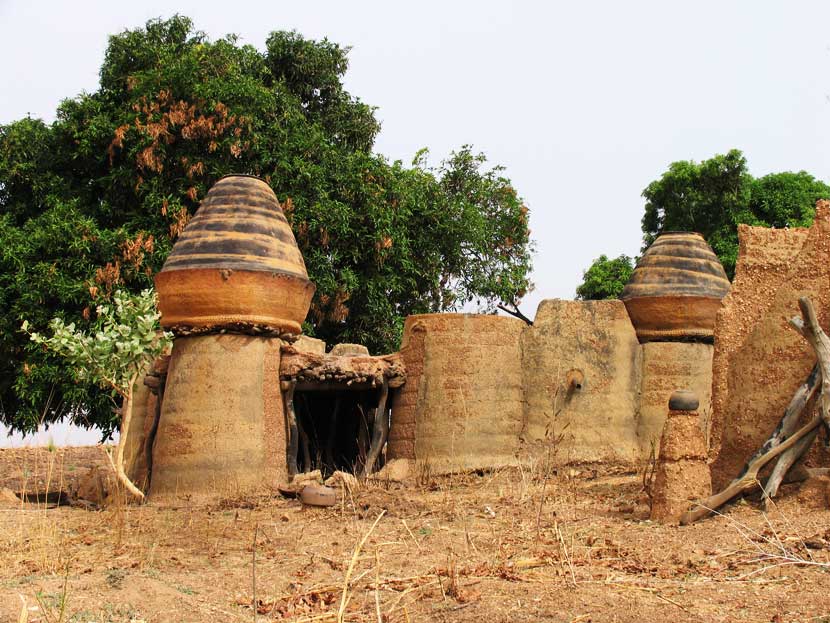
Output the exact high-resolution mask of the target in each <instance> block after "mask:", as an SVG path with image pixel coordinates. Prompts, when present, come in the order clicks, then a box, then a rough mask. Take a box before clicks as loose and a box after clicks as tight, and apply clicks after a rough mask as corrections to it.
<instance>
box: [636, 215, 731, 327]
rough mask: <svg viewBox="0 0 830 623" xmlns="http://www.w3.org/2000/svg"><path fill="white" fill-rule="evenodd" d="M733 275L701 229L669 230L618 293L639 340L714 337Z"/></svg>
mask: <svg viewBox="0 0 830 623" xmlns="http://www.w3.org/2000/svg"><path fill="white" fill-rule="evenodd" d="M728 291H729V279H728V278H727V277H726V273H725V272H724V270H723V266H722V265H721V263H720V261H719V260H718V258H717V256H716V255H715V253H714V252H713V251H712V248H711V247H710V246H709V245H708V244H707V243H706V241H705V240H704V239H703V236H701V235H700V234H696V233H692V232H666V233H664V234H661V235H660V236H658V237H657V240H655V241H654V243H653V244H652V245H651V246H650V247H649V248H648V249H647V250H646V252H645V253H644V254H643V257H641V258H640V261H639V262H637V268H635V269H634V272H633V273H632V275H631V279H629V281H628V283H627V284H626V286H625V288H624V289H623V291H622V294H621V295H620V298H621V299H622V300H623V302H624V303H625V307H626V309H627V310H628V315H629V316H630V317H631V322H632V323H633V324H634V328H635V329H636V330H637V337H638V338H639V339H640V341H641V342H649V341H652V340H671V339H682V338H698V339H709V340H711V338H712V335H713V332H714V327H715V317H716V315H717V312H718V309H720V306H721V299H722V298H723V297H724V296H726V293H727V292H728Z"/></svg>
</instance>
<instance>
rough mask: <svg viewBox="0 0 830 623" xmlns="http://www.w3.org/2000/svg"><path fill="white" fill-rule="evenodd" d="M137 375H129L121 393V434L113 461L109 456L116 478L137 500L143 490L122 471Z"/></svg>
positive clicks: (142, 496) (141, 495)
mask: <svg viewBox="0 0 830 623" xmlns="http://www.w3.org/2000/svg"><path fill="white" fill-rule="evenodd" d="M138 376H139V375H138V374H135V375H133V376H132V377H130V381H129V385H128V388H127V391H126V392H125V393H124V395H123V397H124V403H123V404H122V406H121V434H120V435H119V437H118V446H116V449H115V462H114V463H113V460H112V457H110V463H111V464H112V466H113V468H114V469H115V475H116V476H117V477H118V480H120V481H121V484H123V485H124V487H126V489H127V491H129V492H130V493H132V494H133V495H134V496H135V497H137V498H138V499H139V500H143V499H144V492H143V491H142V490H141V489H139V488H138V487H136V486H135V485H134V484H133V482H132V481H131V480H130V479H129V477H128V476H127V474H126V472H125V471H124V448H125V447H126V446H127V435H128V431H129V430H130V420H132V417H133V386H134V385H135V383H136V380H137V379H138ZM107 456H109V454H107Z"/></svg>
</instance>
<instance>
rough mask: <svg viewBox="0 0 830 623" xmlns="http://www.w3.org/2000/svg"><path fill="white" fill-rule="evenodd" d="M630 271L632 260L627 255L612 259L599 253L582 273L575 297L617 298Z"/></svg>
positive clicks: (593, 299)
mask: <svg viewBox="0 0 830 623" xmlns="http://www.w3.org/2000/svg"><path fill="white" fill-rule="evenodd" d="M632 272H634V260H632V259H631V258H630V257H628V256H627V255H620V256H619V257H616V258H614V259H612V260H609V259H608V256H607V255H600V256H599V257H598V258H597V259H595V260H594V262H593V263H592V264H591V266H590V267H589V268H588V270H586V271H585V272H584V273H583V274H582V277H583V279H582V284H581V285H580V286H579V287H578V288H577V289H576V298H577V299H578V300H582V301H598V300H604V299H616V298H619V296H620V293H621V292H622V289H623V288H624V287H625V284H626V283H628V279H629V278H630V277H631V273H632Z"/></svg>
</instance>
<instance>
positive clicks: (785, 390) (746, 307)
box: [710, 201, 830, 489]
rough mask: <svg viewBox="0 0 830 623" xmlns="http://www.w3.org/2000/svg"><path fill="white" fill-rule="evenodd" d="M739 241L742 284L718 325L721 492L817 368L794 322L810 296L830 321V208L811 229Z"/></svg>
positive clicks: (717, 474)
mask: <svg viewBox="0 0 830 623" xmlns="http://www.w3.org/2000/svg"><path fill="white" fill-rule="evenodd" d="M738 237H739V242H740V249H739V256H738V264H737V268H736V274H735V280H734V282H733V285H732V290H731V292H730V293H729V294H728V295H727V296H726V298H725V299H724V303H723V307H722V308H721V311H720V313H719V314H718V322H717V325H716V327H715V353H714V360H713V388H712V406H713V422H712V435H711V443H710V461H712V465H711V467H712V481H713V483H712V484H713V487H714V488H715V489H719V488H721V487H723V486H724V485H725V484H726V483H727V482H728V481H729V480H731V479H732V478H733V477H735V476H736V475H737V474H738V471H739V470H740V469H741V466H742V465H743V464H744V462H745V461H746V459H747V458H749V456H751V455H752V453H753V452H754V451H755V450H756V449H758V448H759V447H760V446H761V444H762V443H763V442H764V441H765V439H766V438H767V437H768V436H769V435H770V434H771V433H772V431H773V430H774V429H775V427H776V425H777V424H778V422H779V420H780V419H781V416H782V415H783V413H784V409H785V408H786V406H787V404H788V403H789V401H790V399H791V397H792V394H793V392H794V391H795V390H796V388H797V387H798V386H799V385H800V384H801V383H803V382H804V379H805V378H806V377H807V375H808V374H809V372H810V369H811V368H812V366H813V364H814V363H815V357H814V355H813V353H812V351H811V349H810V347H809V345H808V344H807V342H806V340H804V339H803V338H802V337H801V336H800V335H798V333H796V332H795V331H794V330H793V329H791V328H790V327H789V326H788V324H787V320H788V319H789V318H791V317H793V316H798V315H800V313H799V309H798V299H799V297H801V296H809V297H811V299H812V301H813V304H814V305H815V307H816V311H817V313H818V315H819V321H820V322H821V324H822V326H823V327H824V328H825V330H827V329H828V321H830V259H828V258H830V203H828V202H826V201H823V202H819V206H818V209H817V215H816V220H815V223H814V224H813V226H812V227H811V228H810V229H809V230H804V229H801V230H771V229H764V228H758V227H749V226H744V225H742V226H741V227H740V228H739V231H738ZM813 408H814V407H813ZM817 452H818V451H817V450H815V449H814V450H813V459H814V460H815V459H816V458H818V457H817ZM826 458H827V457H826V456H825V457H824V459H823V460H825V461H826Z"/></svg>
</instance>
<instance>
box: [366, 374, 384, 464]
mask: <svg viewBox="0 0 830 623" xmlns="http://www.w3.org/2000/svg"><path fill="white" fill-rule="evenodd" d="M388 396H389V383H388V382H387V381H386V379H383V385H381V388H380V395H379V396H378V406H377V410H376V411H375V423H374V426H373V430H372V443H371V445H370V446H369V454H368V456H367V457H366V465H364V466H363V476H364V478H365V477H366V476H368V475H369V474H371V473H372V472H373V471H374V469H375V463H376V462H377V460H378V457H379V456H380V452H381V450H382V449H383V446H384V444H385V443H386V438H387V437H388V435H389V419H388V418H387V417H386V399H387V397H388Z"/></svg>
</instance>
